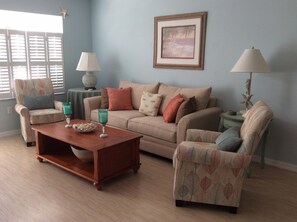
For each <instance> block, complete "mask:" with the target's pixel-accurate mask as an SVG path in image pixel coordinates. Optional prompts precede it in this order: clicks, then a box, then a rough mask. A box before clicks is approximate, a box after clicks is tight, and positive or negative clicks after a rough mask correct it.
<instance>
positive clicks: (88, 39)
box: [0, 0, 92, 134]
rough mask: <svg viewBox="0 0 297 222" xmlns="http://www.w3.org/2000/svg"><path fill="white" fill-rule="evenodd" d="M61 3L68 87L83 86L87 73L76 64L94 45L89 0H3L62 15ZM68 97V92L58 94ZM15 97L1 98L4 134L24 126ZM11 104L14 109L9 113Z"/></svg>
mask: <svg viewBox="0 0 297 222" xmlns="http://www.w3.org/2000/svg"><path fill="white" fill-rule="evenodd" d="M60 7H63V8H67V9H68V12H69V16H67V17H66V19H65V20H64V61H65V62H64V66H65V83H66V88H67V89H68V88H73V87H82V82H81V78H82V75H83V73H82V72H77V71H76V70H75V69H76V66H77V63H78V60H79V57H80V54H81V52H82V51H90V50H91V49H92V30H91V16H90V1H89V0H26V1H24V0H0V9H5V10H14V11H23V12H33V13H43V14H51V15H59V12H60ZM57 99H59V100H61V101H63V100H65V95H60V96H57ZM15 103H16V102H15V99H11V100H1V101H0V134H1V133H3V132H7V131H14V130H17V129H19V128H20V126H19V116H18V114H17V113H16V112H15V111H14V105H15ZM7 107H12V108H13V113H12V114H8V113H7Z"/></svg>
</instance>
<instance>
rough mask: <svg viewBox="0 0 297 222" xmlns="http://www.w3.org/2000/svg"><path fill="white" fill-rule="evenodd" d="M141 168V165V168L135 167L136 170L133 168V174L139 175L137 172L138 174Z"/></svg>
mask: <svg viewBox="0 0 297 222" xmlns="http://www.w3.org/2000/svg"><path fill="white" fill-rule="evenodd" d="M139 168H140V165H139V166H137V167H134V168H133V172H134V173H137V172H138V170H139Z"/></svg>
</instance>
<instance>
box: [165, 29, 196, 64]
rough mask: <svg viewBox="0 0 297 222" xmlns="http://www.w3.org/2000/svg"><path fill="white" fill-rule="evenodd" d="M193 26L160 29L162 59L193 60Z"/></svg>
mask: <svg viewBox="0 0 297 222" xmlns="http://www.w3.org/2000/svg"><path fill="white" fill-rule="evenodd" d="M195 30H196V27H195V25H189V26H178V27H164V28H162V52H161V54H162V55H161V57H162V58H179V59H193V58H194V52H195Z"/></svg>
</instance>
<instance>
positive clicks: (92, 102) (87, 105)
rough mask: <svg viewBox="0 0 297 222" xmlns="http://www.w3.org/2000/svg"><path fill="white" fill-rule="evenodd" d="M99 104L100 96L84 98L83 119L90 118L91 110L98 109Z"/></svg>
mask: <svg viewBox="0 0 297 222" xmlns="http://www.w3.org/2000/svg"><path fill="white" fill-rule="evenodd" d="M100 106H101V96H92V97H87V98H84V109H85V120H91V111H92V110H94V109H99V108H100Z"/></svg>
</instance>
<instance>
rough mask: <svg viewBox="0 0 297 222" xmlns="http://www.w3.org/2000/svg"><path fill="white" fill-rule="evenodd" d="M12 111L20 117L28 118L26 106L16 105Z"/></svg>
mask: <svg viewBox="0 0 297 222" xmlns="http://www.w3.org/2000/svg"><path fill="white" fill-rule="evenodd" d="M14 109H15V111H16V112H17V113H18V114H19V115H20V116H22V117H27V118H29V109H28V108H27V107H26V106H24V105H22V104H18V103H17V104H16V105H15V107H14Z"/></svg>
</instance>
